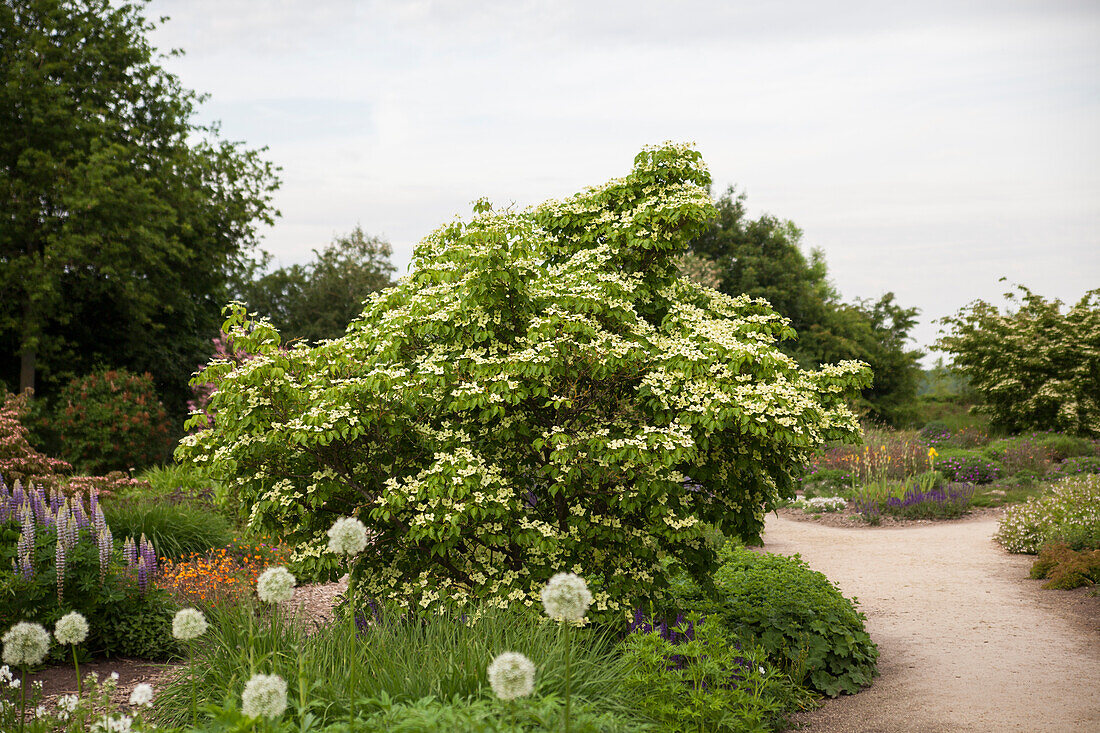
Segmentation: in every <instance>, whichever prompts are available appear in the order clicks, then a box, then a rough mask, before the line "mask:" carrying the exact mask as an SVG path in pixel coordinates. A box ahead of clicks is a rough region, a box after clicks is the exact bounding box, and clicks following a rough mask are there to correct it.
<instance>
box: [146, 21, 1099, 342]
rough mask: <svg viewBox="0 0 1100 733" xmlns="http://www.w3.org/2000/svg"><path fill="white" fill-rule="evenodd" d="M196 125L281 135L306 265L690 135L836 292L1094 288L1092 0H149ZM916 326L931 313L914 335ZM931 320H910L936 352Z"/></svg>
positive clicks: (540, 191)
mask: <svg viewBox="0 0 1100 733" xmlns="http://www.w3.org/2000/svg"><path fill="white" fill-rule="evenodd" d="M158 14H168V15H172V16H174V19H173V20H172V21H170V22H169V23H167V24H166V25H165V26H164V27H163V28H162V29H160V30H159V31H157V34H156V35H155V37H154V42H155V43H156V44H157V45H159V46H161V47H170V46H180V47H183V48H184V49H185V50H186V51H187V55H186V56H184V57H182V58H179V59H170V60H169V61H168V62H167V65H168V66H169V68H170V69H172V70H173V71H175V72H176V73H177V74H179V75H180V77H181V79H182V80H183V83H184V84H185V85H186V86H189V87H191V88H195V89H197V90H199V91H205V92H210V93H211V94H212V96H213V99H212V101H211V102H210V103H209V104H208V105H207V106H206V107H205V108H204V110H203V114H204V115H207V116H208V117H212V118H220V119H222V121H223V123H224V132H225V134H226V135H227V136H229V137H232V138H242V137H243V138H244V139H246V140H248V142H249V143H250V144H253V145H257V146H258V145H265V144H266V145H270V146H271V150H270V153H269V155H270V157H271V158H272V159H273V160H275V161H276V162H277V163H278V164H280V165H282V166H283V168H284V171H283V179H284V181H285V183H284V187H283V190H282V191H281V192H280V194H279V198H278V205H279V207H280V208H281V209H282V211H283V214H284V216H283V218H282V219H281V220H280V221H279V223H278V224H277V225H276V227H275V228H274V230H272V231H271V233H270V234H269V236H268V238H267V241H266V243H265V246H266V247H268V248H269V249H271V250H272V251H273V252H275V253H276V254H277V255H278V256H279V257H280V259H281V260H283V261H286V262H289V261H300V260H303V259H306V258H307V257H308V256H309V250H310V249H311V248H312V247H317V246H320V245H321V244H323V243H324V242H326V241H328V240H329V239H330V238H331V236H332V235H333V233H335V232H341V231H346V230H347V229H349V228H351V227H352V226H354V224H355V223H356V222H361V223H362V225H363V227H364V229H365V230H367V231H368V232H372V233H378V234H384V235H386V236H388V237H390V238H391V240H392V241H393V243H394V246H395V254H396V257H397V259H398V260H399V261H400V264H401V266H402V268H403V267H404V265H405V264H406V261H407V258H408V256H409V255H410V254H411V250H412V246H413V244H414V243H415V241H417V240H418V239H419V238H420V237H421V236H423V235H424V234H426V233H427V232H428V231H430V230H431V229H433V228H435V227H436V226H437V225H439V224H441V223H443V222H444V221H446V220H448V219H449V218H450V217H451V215H453V214H454V213H456V212H462V213H465V212H467V211H468V208H469V207H468V204H469V202H470V201H472V200H473V199H475V198H477V197H479V196H482V195H488V196H489V197H490V198H492V199H494V200H496V201H501V202H507V201H516V202H518V203H520V204H528V203H533V202H536V201H539V200H542V199H544V198H548V197H553V196H561V195H566V194H568V193H571V192H572V191H573V190H576V189H578V188H581V187H583V186H585V185H588V184H592V183H598V182H599V181H601V180H604V179H606V178H609V177H611V176H615V175H620V174H622V173H623V172H624V171H625V170H626V169H627V168H628V167H629V164H630V161H631V159H632V157H633V155H634V154H635V152H637V149H638V148H639V147H640V146H641V145H643V144H646V143H652V142H658V141H661V140H664V139H670V138H672V139H687V140H695V141H697V143H698V144H699V147H700V149H701V150H702V152H703V153H704V156H705V158H706V159H707V161H708V163H709V165H710V168H711V170H712V172H713V173H714V175H715V179H716V184H717V185H716V188H717V189H719V190H720V189H721V188H724V187H725V186H726V185H727V184H729V183H736V184H738V185H739V186H741V187H743V188H744V189H746V190H747V192H748V195H749V199H748V202H749V205H750V209H751V210H753V211H764V210H766V211H769V212H771V213H773V214H775V215H777V216H781V217H784V218H790V219H793V220H794V221H795V222H797V223H798V224H799V225H800V226H801V227H802V228H803V229H804V230H805V233H806V236H805V241H806V243H807V244H808V245H810V246H820V247H822V248H823V249H824V250H825V252H826V255H827V257H828V260H829V263H830V269H831V272H832V275H833V277H834V278H835V280H836V281H837V283H838V285H839V286H840V288H841V291H842V293H843V294H844V295H845V296H846V297H857V296H864V297H877V296H878V295H879V294H880V293H881V292H882V291H885V290H893V291H895V292H897V294H898V297H899V300H900V302H901V303H902V304H903V305H916V306H918V307H920V308H921V309H922V310H923V311H924V313H925V315H926V316H928V317H931V316H941V315H944V314H946V313H948V312H951V311H952V310H954V309H956V308H957V307H958V306H961V305H962V304H964V303H966V302H968V301H969V300H972V299H973V298H976V297H983V298H994V297H996V296H997V295H998V294H999V293H1000V292H1001V291H1002V290H1003V285H1002V284H999V283H997V278H998V277H1000V276H1001V275H1007V276H1009V277H1010V278H1013V279H1018V280H1020V281H1022V282H1025V283H1026V284H1028V285H1029V286H1031V287H1033V289H1035V290H1037V291H1039V292H1041V293H1043V294H1044V295H1048V296H1059V297H1063V298H1065V299H1067V300H1071V299H1075V298H1077V297H1079V296H1080V294H1081V293H1082V292H1083V291H1084V290H1085V289H1086V288H1087V287H1095V286H1097V285H1100V254H1098V252H1100V247H1098V246H1097V241H1096V239H1097V237H1096V232H1097V231H1098V228H1100V172H1098V171H1100V138H1098V137H1097V135H1096V134H1095V130H1096V129H1100V93H1098V92H1100V74H1098V73H1097V71H1098V70H1100V46H1098V45H1097V44H1096V42H1095V39H1096V38H1097V37H1100V7H1098V6H1097V5H1096V4H1095V3H1090V2H1060V3H1049V2H1048V3H1041V4H1040V3H1032V2H985V3H966V4H960V3H957V2H925V3H919V4H900V3H879V2H856V1H851V2H847V3H828V4H825V3H814V2H793V1H781V2H770V3H747V2H734V3H714V2H707V1H704V0H699V1H697V2H682V3H666V2H655V1H654V2H648V1H647V2H631V3H621V2H614V3H612V2H592V1H591V0H590V1H589V2H576V1H565V0H562V1H560V2H554V3H548V2H531V1H522V0H509V1H504V0H501V1H499V2H497V1H494V2H477V3H474V2H442V1H439V2H431V1H427V0H424V1H420V2H381V1H379V2H355V1H353V0H341V1H332V0H326V1H324V2H312V3H305V2H291V1H290V0H284V1H283V2H278V3H257V2H254V1H251V2H245V1H244V0H218V1H217V2H215V1H214V0H186V2H185V1H184V0H154V2H153V3H152V5H151V8H150V15H153V16H155V15H158ZM922 321H926V319H922ZM934 332H935V328H934V327H930V326H928V324H927V322H924V323H922V324H921V326H920V327H919V328H918V330H917V336H918V340H920V341H921V342H923V343H928V342H929V341H930V340H931V337H932V336H933V335H934Z"/></svg>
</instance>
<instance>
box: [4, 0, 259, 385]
mask: <svg viewBox="0 0 1100 733" xmlns="http://www.w3.org/2000/svg"><path fill="white" fill-rule="evenodd" d="M144 4H145V3H129V2H123V3H113V2H108V0H18V1H16V2H13V1H12V0H4V1H3V2H0V202H3V204H2V209H0V210H2V212H3V213H2V217H3V225H2V226H0V288H2V289H3V290H4V293H5V297H4V298H3V300H2V301H0V344H3V346H2V349H3V352H2V353H5V354H8V355H11V356H12V357H15V358H11V359H9V360H5V362H4V364H3V371H2V376H3V379H4V381H6V382H8V383H9V384H14V383H16V382H18V384H19V388H20V389H21V390H22V389H25V388H28V387H35V386H36V385H37V383H38V382H40V381H42V380H41V379H40V377H43V376H44V377H45V378H46V379H47V380H48V381H49V383H50V385H54V386H56V384H57V383H58V382H60V381H61V380H62V379H63V378H65V377H67V376H72V375H73V374H81V373H85V372H88V371H91V369H92V368H93V367H94V366H95V365H97V364H104V365H111V366H122V367H127V368H130V369H132V370H134V371H138V372H141V371H146V370H148V371H150V372H152V373H153V374H154V375H156V377H157V380H158V385H159V387H160V388H161V389H162V393H163V391H164V390H168V391H173V392H174V394H173V396H174V397H176V398H177V399H178V403H179V404H181V405H182V404H183V401H184V395H185V393H186V383H187V378H188V375H189V373H190V371H191V365H192V364H193V363H195V361H197V360H198V359H200V358H202V357H203V355H204V354H205V353H208V352H207V351H206V344H207V341H208V339H209V338H210V336H211V335H212V334H213V333H216V332H217V326H218V322H219V321H220V316H219V313H220V308H221V306H222V304H223V303H224V302H225V300H226V296H227V291H226V287H225V286H226V278H227V273H228V269H229V267H230V265H231V264H232V263H233V261H234V260H235V259H236V258H238V257H240V256H241V255H242V253H244V252H245V251H247V250H248V249H249V248H251V247H252V246H253V245H254V243H255V237H256V227H257V225H259V224H261V223H271V221H272V217H273V216H275V215H276V214H277V212H276V211H275V210H274V209H273V208H272V205H271V197H272V193H273V191H274V190H275V188H276V187H277V185H278V180H277V178H276V175H275V169H274V168H273V166H272V165H271V164H270V163H268V162H265V161H264V160H263V159H262V158H261V156H260V151H255V150H247V149H245V148H244V147H242V145H240V144H238V143H233V142H228V141H226V140H223V139H221V138H220V136H219V134H218V130H217V128H216V127H215V126H203V125H200V124H197V123H196V122H195V121H194V114H195V106H196V104H197V103H198V102H200V101H201V98H200V97H199V96H198V95H196V94H195V93H194V92H192V91H189V90H187V89H184V88H183V87H182V86H181V85H180V82H179V80H178V79H177V78H176V77H175V76H173V75H172V74H170V73H168V72H167V71H165V70H164V69H163V68H162V67H161V66H160V64H159V62H160V60H161V58H162V57H161V56H160V55H158V54H157V52H156V50H155V49H154V48H152V47H151V46H150V44H149V42H148V40H147V34H148V33H149V31H151V30H152V29H153V28H154V27H155V24H154V23H153V22H151V21H149V20H147V19H146V18H145V17H144V15H143V6H144Z"/></svg>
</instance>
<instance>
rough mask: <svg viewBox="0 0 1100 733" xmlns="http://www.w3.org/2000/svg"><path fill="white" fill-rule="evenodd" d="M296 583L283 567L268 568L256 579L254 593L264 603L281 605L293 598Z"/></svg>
mask: <svg viewBox="0 0 1100 733" xmlns="http://www.w3.org/2000/svg"><path fill="white" fill-rule="evenodd" d="M297 582H298V581H297V580H295V579H294V576H293V575H291V574H290V571H289V570H287V569H286V568H284V567H283V566H281V565H280V566H277V567H274V568H268V569H267V570H265V571H263V572H262V573H260V577H259V578H257V579H256V593H257V594H258V595H259V596H260V600H261V601H263V602H264V603H282V602H283V601H289V600H290V599H291V598H292V597H293V596H294V584H295V583H297Z"/></svg>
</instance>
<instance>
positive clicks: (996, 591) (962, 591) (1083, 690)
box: [764, 514, 1100, 733]
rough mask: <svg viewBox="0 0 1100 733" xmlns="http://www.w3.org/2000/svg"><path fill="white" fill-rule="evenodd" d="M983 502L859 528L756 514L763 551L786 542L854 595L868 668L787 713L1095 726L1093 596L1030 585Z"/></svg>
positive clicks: (938, 730)
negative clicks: (869, 672) (954, 515)
mask: <svg viewBox="0 0 1100 733" xmlns="http://www.w3.org/2000/svg"><path fill="white" fill-rule="evenodd" d="M996 528H997V521H996V517H995V515H993V514H990V515H987V516H980V515H979V516H974V517H969V518H964V519H960V520H955V521H951V522H928V523H910V524H908V525H907V526H882V527H874V528H868V530H867V531H852V530H851V529H849V528H844V527H836V526H828V525H824V524H822V523H820V522H816V521H814V520H809V521H799V520H796V519H794V518H791V517H788V516H784V515H782V514H780V515H779V516H770V517H769V518H768V523H767V527H766V530H765V534H764V549H766V550H767V551H769V552H778V553H782V554H788V555H791V554H795V553H799V554H801V555H802V557H803V558H804V559H805V560H806V561H807V562H808V563H809V564H810V565H811V566H812V567H813V568H814V569H816V570H819V571H821V572H823V573H825V575H827V576H828V577H829V578H830V579H831V580H833V581H834V582H836V583H837V584H838V585H839V586H840V588H841V590H842V591H843V592H844V594H845V595H847V596H849V597H851V596H855V597H857V598H858V599H859V602H860V607H861V609H862V610H863V611H864V613H866V614H867V628H868V631H869V632H870V634H871V637H872V638H873V639H874V640H875V641H876V642H877V643H878V645H879V650H880V652H881V657H880V660H879V669H880V671H881V676H880V677H879V678H878V679H877V680H876V682H875V684H874V685H872V686H871V687H870V688H868V689H867V690H865V691H863V692H861V693H859V694H858V695H851V696H845V697H841V698H838V699H836V700H830V701H827V702H826V703H825V704H824V706H823V707H821V708H820V709H818V710H815V711H811V712H807V713H803V714H801V715H800V716H798V718H797V722H799V723H801V724H803V725H804V726H805V727H804V730H807V731H811V732H812V733H846V732H849V731H851V732H852V733H855V732H859V733H895V732H900V731H925V732H927V733H943V732H947V731H952V732H953V731H998V732H1000V731H1051V732H1052V733H1054V732H1057V733H1064V732H1068V731H1100V695H1098V694H1097V691H1098V690H1100V598H1098V597H1096V596H1095V595H1093V594H1092V592H1091V591H1090V590H1088V589H1081V590H1079V591H1073V592H1064V591H1053V590H1049V591H1044V590H1042V589H1041V588H1040V587H1039V586H1040V584H1041V581H1033V580H1030V579H1029V578H1028V570H1029V569H1030V566H1031V561H1032V559H1033V558H1031V557H1028V556H1021V555H1009V554H1008V553H1006V552H1004V551H1003V550H1002V549H1001V548H1000V547H999V546H998V545H997V544H996V543H994V542H993V540H992V536H993V533H994V532H995V531H996Z"/></svg>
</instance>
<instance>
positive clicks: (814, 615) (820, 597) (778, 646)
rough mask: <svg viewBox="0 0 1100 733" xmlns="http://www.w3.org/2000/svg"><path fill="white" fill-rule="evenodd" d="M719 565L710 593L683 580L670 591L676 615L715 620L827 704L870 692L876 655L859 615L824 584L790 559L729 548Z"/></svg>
mask: <svg viewBox="0 0 1100 733" xmlns="http://www.w3.org/2000/svg"><path fill="white" fill-rule="evenodd" d="M720 557H721V559H722V566H721V567H720V568H719V570H718V572H717V573H716V574H715V576H714V586H715V587H714V589H713V590H712V591H710V592H705V591H702V590H700V589H699V588H698V587H695V586H693V585H692V584H691V583H690V582H688V581H686V580H681V581H680V583H679V584H678V585H676V586H674V587H673V592H674V595H676V596H677V601H678V602H679V603H680V604H681V605H682V606H683V607H684V610H694V611H699V612H700V613H702V614H704V615H706V616H708V617H709V616H710V615H712V614H717V615H718V617H719V618H720V619H721V621H722V622H723V623H724V624H725V625H726V626H727V627H728V628H729V629H731V630H733V631H734V632H735V633H739V634H747V635H749V636H751V638H753V639H755V640H756V642H757V643H759V644H760V645H761V646H762V647H763V648H764V649H765V650H766V651H767V653H768V656H769V658H770V659H771V660H772V661H773V662H774V663H775V664H777V665H779V666H780V667H781V668H782V669H784V670H785V671H787V672H788V673H789V674H790V675H791V676H792V679H793V680H794V682H795V683H797V684H803V685H807V686H809V687H812V688H813V689H815V690H817V691H819V692H822V693H825V694H826V695H830V696H836V695H839V694H841V693H854V692H858V691H859V690H860V689H862V688H863V687H866V686H867V685H869V684H871V679H872V678H873V677H874V676H875V675H876V674H877V666H876V663H877V659H878V647H877V646H875V644H874V642H872V641H871V637H870V636H869V635H868V634H867V631H866V630H865V629H864V621H865V620H866V619H865V617H864V615H863V614H862V613H861V612H860V611H858V610H857V609H856V607H855V603H854V602H853V601H850V600H848V599H847V598H845V597H844V596H843V595H842V594H841V592H840V591H839V590H838V589H837V587H836V586H835V585H833V584H832V583H831V582H829V579H828V578H826V577H825V576H824V575H822V574H821V573H819V572H816V571H814V570H812V569H811V568H810V567H809V566H808V565H806V563H805V562H803V561H802V559H801V558H800V557H798V556H797V555H796V556H795V557H784V556H782V555H773V554H769V553H758V552H753V551H752V550H748V549H746V548H744V547H738V546H735V545H732V544H731V545H727V546H726V547H725V548H723V549H722V551H721V553H720Z"/></svg>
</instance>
